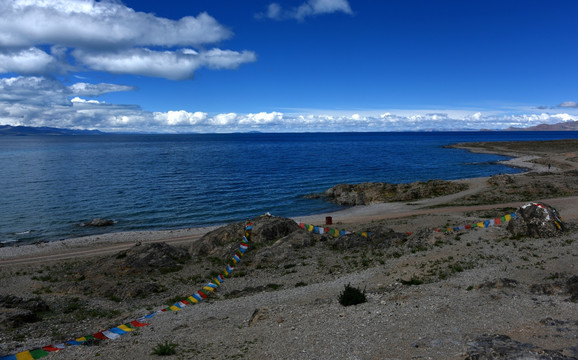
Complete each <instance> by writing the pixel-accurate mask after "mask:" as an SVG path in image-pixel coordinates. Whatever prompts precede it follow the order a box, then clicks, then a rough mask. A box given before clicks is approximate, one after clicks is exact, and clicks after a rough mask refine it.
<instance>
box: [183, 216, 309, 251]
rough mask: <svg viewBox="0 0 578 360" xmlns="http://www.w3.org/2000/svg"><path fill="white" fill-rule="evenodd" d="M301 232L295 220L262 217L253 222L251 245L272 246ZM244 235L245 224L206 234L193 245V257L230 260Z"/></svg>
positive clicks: (191, 249)
mask: <svg viewBox="0 0 578 360" xmlns="http://www.w3.org/2000/svg"><path fill="white" fill-rule="evenodd" d="M299 230H300V228H299V225H297V223H296V222H295V221H294V220H291V219H288V218H283V217H278V216H260V217H258V218H256V219H255V220H253V229H252V230H251V244H267V245H271V244H272V243H274V242H275V241H277V240H279V239H282V238H284V237H286V236H288V235H290V234H292V233H294V232H296V231H299ZM244 235H245V224H244V223H234V224H230V225H227V226H223V227H220V228H218V229H216V230H213V231H211V232H209V233H207V234H205V236H203V237H202V238H201V239H200V240H199V241H195V242H194V243H193V244H191V248H190V252H191V254H192V255H200V256H217V257H221V258H223V259H225V258H229V257H231V254H232V253H233V252H234V251H235V249H236V248H237V247H238V246H239V242H240V241H241V239H242V238H243V236H244ZM297 242H299V241H296V246H297Z"/></svg>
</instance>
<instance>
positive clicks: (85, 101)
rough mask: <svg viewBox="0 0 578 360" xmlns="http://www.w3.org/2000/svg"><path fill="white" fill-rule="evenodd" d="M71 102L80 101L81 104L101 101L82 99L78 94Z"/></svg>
mask: <svg viewBox="0 0 578 360" xmlns="http://www.w3.org/2000/svg"><path fill="white" fill-rule="evenodd" d="M70 102H72V103H79V104H86V103H88V104H100V103H101V102H100V101H98V100H85V99H81V98H79V97H78V96H77V97H74V98H72V99H70Z"/></svg>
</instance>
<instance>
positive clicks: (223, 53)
mask: <svg viewBox="0 0 578 360" xmlns="http://www.w3.org/2000/svg"><path fill="white" fill-rule="evenodd" d="M73 55H74V56H75V57H76V59H78V60H79V61H81V62H82V63H84V64H86V65H88V66H89V67H91V68H92V69H95V70H99V71H105V72H109V73H113V74H127V73H128V74H135V75H145V76H152V77H162V78H166V79H170V80H184V79H189V78H192V77H193V74H194V72H195V70H197V69H198V68H200V67H202V66H206V67H209V68H213V69H222V68H225V69H234V68H237V67H239V66H240V65H241V64H243V63H246V62H251V61H255V54H254V53H252V52H249V51H244V52H237V51H231V50H221V49H212V50H209V51H203V52H200V53H199V52H197V51H194V50H191V49H184V50H178V51H153V50H150V49H146V48H138V49H137V48H135V49H130V50H127V51H122V52H102V51H101V52H94V51H85V50H75V51H74V52H73Z"/></svg>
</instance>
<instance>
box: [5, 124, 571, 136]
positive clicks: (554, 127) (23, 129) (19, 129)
mask: <svg viewBox="0 0 578 360" xmlns="http://www.w3.org/2000/svg"><path fill="white" fill-rule="evenodd" d="M430 131H435V130H430ZM470 131H475V130H473V129H472V130H470ZM479 131H495V130H486V129H481V130H479ZM505 131H578V121H566V122H562V123H558V124H551V125H548V124H540V125H536V126H532V127H528V128H517V127H509V128H507V129H506V130H505ZM252 133H253V132H252ZM254 133H257V131H254ZM105 134H106V133H105V132H102V131H99V130H72V129H59V128H51V127H32V126H11V125H0V136H31V135H105Z"/></svg>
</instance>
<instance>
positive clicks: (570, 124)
mask: <svg viewBox="0 0 578 360" xmlns="http://www.w3.org/2000/svg"><path fill="white" fill-rule="evenodd" d="M506 130H508V131H578V121H566V122H562V123H557V124H540V125H536V126H532V127H529V128H517V127H510V128H508V129H506Z"/></svg>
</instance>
